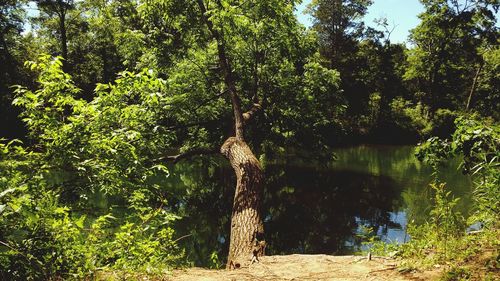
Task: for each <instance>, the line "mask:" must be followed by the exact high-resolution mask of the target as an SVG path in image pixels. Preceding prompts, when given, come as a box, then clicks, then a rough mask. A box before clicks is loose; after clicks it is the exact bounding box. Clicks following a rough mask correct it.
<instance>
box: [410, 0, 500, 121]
mask: <svg viewBox="0 0 500 281" xmlns="http://www.w3.org/2000/svg"><path fill="white" fill-rule="evenodd" d="M421 2H422V4H423V5H424V8H425V12H423V13H422V14H421V15H420V16H419V17H420V19H421V20H422V21H421V23H420V24H419V25H418V26H417V27H416V28H415V29H414V30H412V31H411V35H410V39H411V41H412V43H413V44H415V47H414V48H412V49H410V50H409V52H408V65H409V67H408V68H407V70H406V73H405V79H406V80H408V81H416V83H418V89H419V90H418V91H420V92H421V93H420V96H421V99H422V102H424V103H425V104H427V105H429V106H431V109H432V111H435V110H436V109H438V108H452V109H464V108H467V107H468V106H467V104H468V99H469V96H473V93H474V92H475V91H476V88H477V82H478V77H480V75H481V73H482V71H483V65H484V58H483V56H482V55H481V51H480V50H481V49H483V48H485V47H486V48H489V47H487V46H495V45H496V44H498V27H497V26H496V16H495V11H498V8H499V7H500V4H499V3H498V1H489V0H474V1H465V2H464V1H453V0H425V1H421ZM469 107H470V105H469Z"/></svg>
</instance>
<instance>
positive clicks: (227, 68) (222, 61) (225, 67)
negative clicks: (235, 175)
mask: <svg viewBox="0 0 500 281" xmlns="http://www.w3.org/2000/svg"><path fill="white" fill-rule="evenodd" d="M197 2H198V7H199V8H200V12H201V17H202V20H203V21H204V22H205V24H206V25H207V27H208V30H209V31H210V33H211V34H212V38H213V39H214V40H215V41H216V42H217V51H218V52H217V53H218V57H219V65H220V68H221V70H222V72H223V73H224V82H225V84H226V87H227V89H228V92H229V93H230V95H231V103H232V106H233V114H234V127H235V135H236V138H237V139H239V140H244V136H243V123H244V121H243V114H242V112H241V101H240V97H239V95H238V93H237V90H236V84H235V79H234V77H233V70H232V67H231V64H230V62H229V58H228V57H227V54H226V46H225V42H224V38H223V36H222V34H221V33H219V31H218V30H217V29H216V28H215V27H214V24H213V23H212V21H210V19H209V18H208V16H207V9H206V7H205V3H204V2H203V0H197Z"/></svg>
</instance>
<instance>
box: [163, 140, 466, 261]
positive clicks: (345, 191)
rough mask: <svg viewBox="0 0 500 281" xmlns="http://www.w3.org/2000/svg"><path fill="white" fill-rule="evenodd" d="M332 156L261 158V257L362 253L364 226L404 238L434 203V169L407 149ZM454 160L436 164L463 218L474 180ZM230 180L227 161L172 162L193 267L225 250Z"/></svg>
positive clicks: (365, 149) (353, 150) (362, 149)
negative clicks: (263, 244)
mask: <svg viewBox="0 0 500 281" xmlns="http://www.w3.org/2000/svg"><path fill="white" fill-rule="evenodd" d="M334 153H335V154H336V156H337V160H336V161H331V162H328V163H315V164H311V162H307V161H304V160H300V159H293V158H292V159H290V157H288V158H287V159H286V160H285V159H282V160H280V161H273V162H270V163H266V165H265V173H266V185H265V192H264V193H265V194H264V204H263V210H262V212H263V217H264V223H265V231H266V242H267V245H268V246H267V249H266V254H293V253H307V254H349V253H353V252H356V251H359V249H360V246H361V241H360V239H359V236H358V235H357V234H358V233H359V232H360V230H361V227H362V226H369V227H372V228H373V229H374V230H376V232H377V235H378V236H379V237H380V238H381V239H382V240H385V241H390V242H397V243H402V242H404V241H405V240H407V239H409V237H408V236H407V235H406V226H407V222H408V221H415V222H416V223H421V222H423V221H425V220H426V219H427V216H428V212H429V209H430V207H431V204H432V192H431V190H430V188H429V182H430V180H431V173H432V170H431V168H430V167H429V166H427V165H425V164H423V163H421V162H419V161H418V160H417V159H416V158H415V157H414V148H413V147H411V146H357V147H350V148H339V149H336V150H335V151H334ZM458 165H459V161H458V160H454V161H450V162H449V163H448V164H447V165H446V166H444V167H442V168H441V171H440V172H439V175H438V177H439V179H440V180H441V181H444V182H446V183H447V188H448V189H449V190H451V191H452V193H453V194H454V196H456V197H461V200H460V202H459V206H458V208H459V209H460V211H462V212H463V213H464V215H466V214H467V213H468V212H469V208H470V192H471V180H470V178H468V177H466V176H464V175H462V173H461V172H460V170H459V169H458ZM234 182H235V178H234V175H233V171H232V170H231V169H230V167H229V166H228V165H227V164H226V163H225V161H217V160H197V161H195V162H194V163H180V164H177V165H176V166H175V167H172V175H171V178H169V180H168V183H167V185H168V186H166V188H168V190H171V192H172V202H173V203H174V204H175V208H174V211H177V212H179V213H180V214H181V216H182V217H183V218H182V219H180V220H179V221H177V222H176V226H175V228H176V230H177V236H179V237H183V238H181V239H180V240H179V244H180V246H182V247H184V248H185V249H186V255H187V258H188V259H189V260H191V261H193V263H194V264H195V265H197V266H208V265H209V264H210V263H211V262H210V257H211V255H212V253H214V252H215V253H216V254H217V256H218V258H219V259H220V260H221V261H224V260H225V257H226V255H227V250H228V247H229V246H228V241H229V239H228V237H229V222H230V214H231V206H232V198H233V196H234Z"/></svg>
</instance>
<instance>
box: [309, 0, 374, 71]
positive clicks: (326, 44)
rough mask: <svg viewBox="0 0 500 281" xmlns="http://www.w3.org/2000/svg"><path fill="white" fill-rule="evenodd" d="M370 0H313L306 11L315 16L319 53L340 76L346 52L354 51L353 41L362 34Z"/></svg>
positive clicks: (343, 68)
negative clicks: (362, 19) (364, 17)
mask: <svg viewBox="0 0 500 281" xmlns="http://www.w3.org/2000/svg"><path fill="white" fill-rule="evenodd" d="M372 2H373V1H371V0H314V1H312V2H311V4H310V6H309V13H310V14H311V15H312V16H313V17H314V23H313V27H314V29H315V30H316V31H317V32H318V35H319V42H320V50H321V53H322V55H323V56H324V57H325V58H327V59H328V60H329V62H330V67H331V68H335V69H338V70H339V71H340V72H341V74H342V75H344V74H343V72H344V70H347V69H346V68H347V67H348V66H347V65H346V63H347V62H349V54H350V53H353V52H354V51H355V47H356V41H357V40H358V39H359V38H360V37H361V36H362V34H363V31H364V23H363V22H362V21H360V19H361V18H362V17H363V16H364V15H365V14H366V12H367V9H368V6H370V5H371V4H372Z"/></svg>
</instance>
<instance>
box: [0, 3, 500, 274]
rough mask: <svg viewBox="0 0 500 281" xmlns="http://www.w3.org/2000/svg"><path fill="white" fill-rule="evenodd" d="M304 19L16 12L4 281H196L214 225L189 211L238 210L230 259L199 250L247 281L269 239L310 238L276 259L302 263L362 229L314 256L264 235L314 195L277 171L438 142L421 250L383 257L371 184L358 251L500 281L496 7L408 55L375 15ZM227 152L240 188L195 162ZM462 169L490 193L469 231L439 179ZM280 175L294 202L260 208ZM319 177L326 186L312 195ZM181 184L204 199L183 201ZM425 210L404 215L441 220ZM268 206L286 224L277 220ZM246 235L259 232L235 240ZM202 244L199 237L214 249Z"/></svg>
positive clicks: (6, 144) (62, 7)
mask: <svg viewBox="0 0 500 281" xmlns="http://www.w3.org/2000/svg"><path fill="white" fill-rule="evenodd" d="M375 1H378V0H375ZM298 3H299V1H284V0H266V1H237V0H234V1H233V0H221V1H204V0H196V1H183V0H144V1H142V0H141V1H133V0H110V1H104V2H103V1H95V0H81V1H72V0H60V1H52V0H39V1H38V0H37V1H25V0H7V1H3V2H2V3H1V6H0V138H1V139H0V279H2V280H4V279H5V280H57V279H85V278H93V277H96V276H107V274H118V275H119V277H121V278H139V276H142V275H148V274H149V275H155V276H159V275H165V274H167V273H168V272H169V271H170V270H172V269H173V268H175V267H178V266H186V265H192V264H194V263H196V262H197V260H198V259H199V257H196V256H195V254H193V253H189V252H187V250H186V248H183V247H182V243H181V240H182V239H184V238H185V237H184V236H180V235H178V234H177V232H178V230H179V229H180V228H179V226H178V225H176V221H178V220H179V219H181V218H182V217H183V216H186V215H187V214H189V213H191V214H196V215H198V216H207V217H209V216H214V215H213V214H212V213H210V211H208V210H204V211H203V212H200V211H199V210H190V207H189V204H200V205H201V204H202V203H203V204H205V205H203V206H207V205H211V206H214V205H221V206H222V205H223V206H225V205H227V206H229V207H228V208H231V206H232V208H233V209H232V210H233V211H232V213H231V217H229V218H228V217H213V218H211V219H212V220H214V221H217V222H218V223H219V224H220V225H225V226H227V228H228V229H229V228H231V232H232V235H231V236H230V237H227V236H223V235H221V234H220V231H219V232H218V236H217V237H216V238H214V240H217V242H213V243H225V244H224V245H228V246H227V248H228V249H229V251H228V252H229V253H227V252H225V251H224V252H218V251H217V250H216V249H211V250H208V252H207V251H206V250H204V251H202V252H203V255H205V256H206V257H204V258H205V259H208V260H210V262H211V266H212V267H213V268H221V267H223V266H224V263H225V262H226V257H227V266H228V267H239V266H240V265H243V266H244V265H245V262H248V261H244V260H241V259H242V257H246V256H248V255H251V254H252V251H253V250H252V247H253V246H254V245H256V244H258V242H259V241H261V240H263V239H264V238H266V237H268V238H270V237H274V238H276V237H277V238H276V239H275V240H280V239H281V240H286V239H295V240H297V241H295V243H276V245H274V247H275V250H273V249H272V246H273V245H269V246H270V247H269V248H270V251H269V252H271V253H281V252H282V251H285V250H286V249H285V246H286V245H294V250H297V249H302V250H303V251H305V249H307V247H308V245H307V243H309V242H310V244H311V245H313V244H314V241H315V240H318V239H319V238H318V237H321V233H320V232H322V231H323V232H327V231H330V230H329V228H335V227H336V226H335V224H342V223H345V224H348V225H349V227H348V229H349V231H350V230H351V229H355V228H356V227H357V226H358V224H361V223H360V222H356V221H355V220H354V219H353V217H344V218H337V217H335V215H333V212H332V214H325V212H324V211H322V210H319V209H318V210H313V212H312V213H311V214H313V216H314V219H311V220H310V221H307V222H306V221H304V222H303V225H310V224H312V223H314V224H325V225H324V227H323V225H322V226H321V227H318V228H314V227H313V226H310V228H311V229H315V231H316V232H317V233H313V234H314V235H309V236H308V237H307V239H306V238H304V237H305V236H301V235H299V234H297V236H289V235H288V234H283V233H268V232H264V229H263V226H265V225H266V223H267V222H268V220H269V219H270V218H271V217H272V218H274V219H282V221H283V222H284V223H287V222H288V221H290V220H291V218H289V217H287V216H285V214H289V215H290V216H294V215H295V213H294V207H295V205H294V204H295V203H296V202H291V201H293V200H292V199H293V198H294V197H292V196H289V195H290V194H293V193H294V192H296V191H295V189H294V187H296V186H299V185H296V186H294V185H292V184H290V183H287V182H285V181H282V180H281V178H282V177H283V176H284V175H285V174H286V172H285V170H282V169H281V168H279V167H277V166H273V164H274V163H276V161H279V159H286V158H287V157H294V158H300V159H301V161H302V162H303V163H308V165H312V164H311V163H314V165H321V166H322V167H324V168H325V169H327V168H328V164H329V163H330V160H331V159H332V158H333V159H335V158H338V157H342V155H340V156H338V155H337V156H335V155H332V152H331V151H332V148H335V147H338V146H342V145H355V144H359V143H378V144H415V143H417V142H422V144H421V145H420V146H419V147H418V149H417V152H416V156H417V157H418V158H419V159H420V160H422V161H423V162H424V163H425V164H428V165H430V166H431V167H432V169H433V171H434V174H433V178H432V183H431V184H430V186H429V189H428V190H429V198H428V199H429V200H430V201H431V202H432V207H430V209H429V210H427V211H428V213H429V218H428V219H427V220H426V219H422V218H414V217H412V214H410V213H408V214H407V215H408V219H409V220H410V222H409V225H408V229H407V232H408V234H409V236H410V237H411V240H410V241H409V242H407V243H404V244H402V245H392V244H384V243H382V242H380V241H378V237H377V231H378V229H375V228H373V227H372V225H375V224H382V223H383V222H384V221H390V220H389V218H388V217H387V216H386V214H385V213H384V214H377V215H373V216H370V215H368V214H366V213H369V211H370V210H372V209H371V207H373V206H371V205H370V204H371V202H378V201H384V202H385V201H391V200H394V197H395V196H394V194H392V193H393V192H395V190H392V189H391V190H389V191H387V190H386V191H385V192H388V193H391V194H385V195H380V194H379V193H378V192H382V191H379V190H370V186H369V185H366V186H364V185H363V186H361V184H360V186H357V187H352V190H357V192H359V194H350V196H345V197H353V196H355V195H356V196H359V200H358V201H359V202H358V203H357V204H355V206H359V208H364V209H366V210H357V211H356V212H353V214H354V215H353V216H356V217H358V218H360V219H361V220H363V219H365V220H366V221H368V220H370V219H372V220H373V221H371V222H370V223H372V225H370V226H366V227H363V228H362V231H361V233H360V234H359V237H358V240H360V241H361V240H363V241H365V246H366V247H368V248H370V249H371V251H372V252H373V253H375V254H387V255H394V256H399V257H400V258H402V260H403V265H404V266H406V267H408V268H410V267H411V268H414V267H416V268H429V267H433V266H436V265H443V266H446V269H447V273H446V275H445V276H444V277H443V278H444V280H474V278H483V279H485V280H488V278H490V279H492V280H493V279H494V278H495V277H496V276H495V275H494V274H496V273H495V270H496V271H498V258H499V255H500V253H499V252H498V248H499V246H500V245H499V244H500V240H499V238H498V237H499V236H500V233H499V231H500V230H499V228H500V225H499V221H500V217H499V215H500V209H499V208H500V205H499V202H500V190H499V188H500V167H499V165H500V151H499V148H500V125H499V124H498V118H500V115H499V112H500V107H499V106H500V105H499V104H500V103H499V102H498V101H499V100H500V92H499V91H500V86H499V85H500V84H499V73H500V72H499V65H500V51H499V44H498V43H499V40H500V39H499V32H498V24H497V13H498V9H499V8H500V3H499V1H498V0H473V1H472V0H471V1H465V2H463V1H451V0H421V3H422V4H423V6H424V12H423V13H422V14H421V15H420V16H419V18H420V23H419V25H418V26H417V27H416V28H415V29H413V30H411V32H410V34H411V35H410V43H411V44H409V45H405V44H394V43H391V40H390V35H391V27H390V26H389V24H388V23H387V20H384V19H379V20H378V21H377V22H378V24H379V28H378V29H374V28H369V27H366V26H365V24H364V22H363V16H364V15H365V14H366V13H367V9H368V7H369V6H370V5H371V4H372V3H373V1H370V0H313V1H312V2H311V3H310V5H309V7H308V9H307V11H308V13H309V14H310V15H311V16H312V17H313V26H312V27H310V28H306V27H304V26H303V25H301V24H300V23H299V22H298V20H297V18H296V17H295V15H294V9H295V7H296V6H297V4H298ZM32 9H35V10H36V13H33V12H32V11H31V10H32ZM47 54H48V55H47ZM426 139H427V141H425V140H426ZM361 152H362V151H361ZM221 153H222V154H223V156H225V157H226V158H227V160H228V161H227V162H228V163H230V164H231V166H232V168H233V169H234V171H232V175H233V177H236V180H234V178H231V179H233V181H232V182H231V185H233V186H234V182H236V189H235V190H236V191H233V190H231V191H227V190H224V188H223V187H221V186H219V184H218V183H215V182H210V183H206V182H204V181H202V180H200V179H198V178H196V177H197V176H194V175H193V174H194V173H193V172H192V171H190V169H191V167H190V166H188V165H183V164H184V163H181V161H190V160H192V159H193V158H196V157H198V158H201V157H199V156H206V155H214V154H221ZM211 157H212V158H208V159H209V160H207V159H203V160H201V159H197V160H199V161H206V162H202V165H201V166H203V167H204V169H205V170H204V171H203V173H204V175H210V176H213V175H214V174H215V173H217V172H220V171H217V170H216V169H215V168H214V167H215V165H213V162H215V160H214V159H215V158H213V156H211ZM359 157H360V158H362V157H364V155H359ZM453 157H459V158H460V159H461V161H462V162H463V163H462V165H461V168H462V171H463V173H465V174H468V175H470V176H471V178H472V180H473V182H474V188H473V191H472V195H471V198H472V200H473V202H474V210H473V212H471V213H470V214H465V213H462V212H459V211H458V210H457V207H458V206H460V204H461V201H463V200H464V198H455V197H454V196H453V194H452V193H451V192H450V191H449V188H448V186H449V185H450V184H452V183H451V182H448V183H446V182H444V179H443V178H440V172H439V171H440V168H441V167H442V165H444V164H445V163H447V160H449V159H451V158H453ZM366 158H367V159H368V158H370V157H366ZM363 159H364V158H363ZM370 159H371V158H370ZM210 161H213V162H210ZM342 161H343V159H339V163H342ZM344 161H347V160H345V159H344ZM325 163H326V164H325ZM174 164H175V165H176V166H175V168H173V165H174ZM368 164H369V163H368ZM385 164H387V163H385ZM390 164H392V163H390ZM374 167H376V168H378V167H379V166H376V165H373V167H372V166H370V167H369V169H372V170H370V172H371V173H372V175H371V176H373V177H369V179H370V180H377V181H380V184H379V185H377V187H378V186H383V184H382V181H383V180H387V179H386V178H384V177H382V175H379V174H378V173H379V171H376V169H375V168H374ZM391 169H394V167H391ZM173 171H175V172H176V173H177V175H176V176H177V177H172V176H171V174H170V173H171V172H173ZM264 171H265V172H264ZM311 171H312V170H311ZM325 171H326V170H325ZM184 172H185V173H184ZM189 172H190V173H189ZM457 172H458V171H457ZM353 175H354V176H356V174H355V173H353ZM264 176H265V177H267V179H268V180H269V181H268V182H271V183H276V186H278V185H279V186H278V189H279V192H277V193H273V194H274V195H271V193H269V194H267V193H265V192H262V186H263V185H264V183H265V182H266V181H265V179H264ZM319 176H329V174H328V172H324V173H323V172H321V173H319V172H318V175H311V179H310V180H311V181H312V180H314V179H315V178H317V177H319ZM375 176H379V177H375ZM200 177H201V176H200ZM175 179H176V180H177V181H178V182H176V181H175ZM426 180H427V179H426ZM426 180H424V181H426ZM180 181H182V182H183V183H190V184H185V185H184V186H189V187H190V188H189V189H188V190H183V191H179V188H180V186H181V184H180V183H179V182H180ZM343 184H345V186H349V184H347V183H343ZM391 184H392V183H391ZM417 188H421V189H425V188H427V187H425V186H422V187H415V189H417ZM338 189H339V188H338V187H337V186H336V187H335V189H334V191H332V192H333V193H328V194H309V193H305V194H301V197H303V198H306V199H307V198H308V199H310V200H313V201H315V202H316V203H317V204H318V205H321V204H325V205H326V204H330V203H329V202H327V201H328V200H325V198H336V197H335V195H336V194H342V193H343V192H345V190H340V191H339V190H338ZM426 190H427V189H426ZM369 191H370V192H369ZM219 192H220V193H219ZM318 192H319V193H321V192H324V191H318ZM297 193H299V194H300V192H298V191H297ZM320 195H321V196H320ZM343 195H345V194H343ZM379 195H380V196H379ZM403 196H405V195H403ZM233 197H234V198H235V200H234V204H233V201H231V200H232V198H233ZM207 198H209V200H208V199H207ZM412 198H414V197H412V196H411V194H406V197H405V200H407V201H411V200H412ZM377 200H378V201H377ZM206 201H209V202H210V203H208V204H207V203H206ZM284 202H287V204H291V206H292V207H290V208H288V207H287V206H285V205H286V204H285V203H284ZM290 202H291V203H290ZM264 203H265V204H264ZM418 203H419V202H407V204H408V205H411V204H413V205H415V208H422V209H424V208H426V207H427V205H426V206H417V205H418ZM262 205H263V207H265V208H268V209H269V212H267V213H266V214H267V215H269V217H263V216H262V217H261V215H260V211H261V210H260V208H261V206H262ZM348 207H349V206H348V204H346V208H348ZM207 208H208V207H207ZM220 209H223V208H222V207H221V208H220ZM226 209H227V208H226ZM242 209H245V210H246V211H248V212H242V211H241V210H242ZM374 209H375V210H379V209H377V208H375V207H374ZM332 210H333V209H332ZM367 210H368V211H367ZM315 212H317V213H315ZM249 214H250V215H249ZM335 214H337V213H335ZM229 215H230V214H229V213H228V214H227V216H229ZM245 216H248V217H245ZM248 218H251V219H252V221H251V223H248V221H249V220H248ZM295 219H297V220H299V219H300V220H306V219H305V218H301V217H297V218H295ZM244 223H247V225H245V229H250V230H248V232H247V233H238V232H236V231H238V229H243V227H240V226H241V225H243V224H244ZM294 223H296V222H294ZM235 225H237V226H238V227H235ZM199 227H200V228H202V226H199ZM207 228H209V227H207ZM346 229H347V228H346ZM196 231H198V230H194V231H193V232H192V233H190V234H189V235H190V236H192V237H194V239H199V240H200V241H198V242H200V243H204V242H206V243H207V244H210V243H212V242H210V241H203V239H202V238H201V236H197V232H196ZM199 231H200V232H202V231H203V230H202V229H199ZM350 234H351V233H350V232H349V233H347V232H346V233H342V234H339V235H340V236H342V237H348V236H349V235H350ZM287 235H288V236H287ZM242 237H244V238H242ZM249 237H251V238H249ZM278 238H279V239H278ZM308 239H309V240H308ZM298 240H300V241H298ZM306 240H308V241H306ZM323 240H324V241H337V242H338V241H340V238H339V237H328V239H326V240H325V239H323ZM221 241H222V242H221ZM311 241H312V242H311ZM331 243H334V242H331ZM211 245H212V244H211ZM311 245H309V247H310V248H311V249H314V247H312V246H311ZM337 250H338V251H339V252H340V251H341V249H337Z"/></svg>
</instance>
